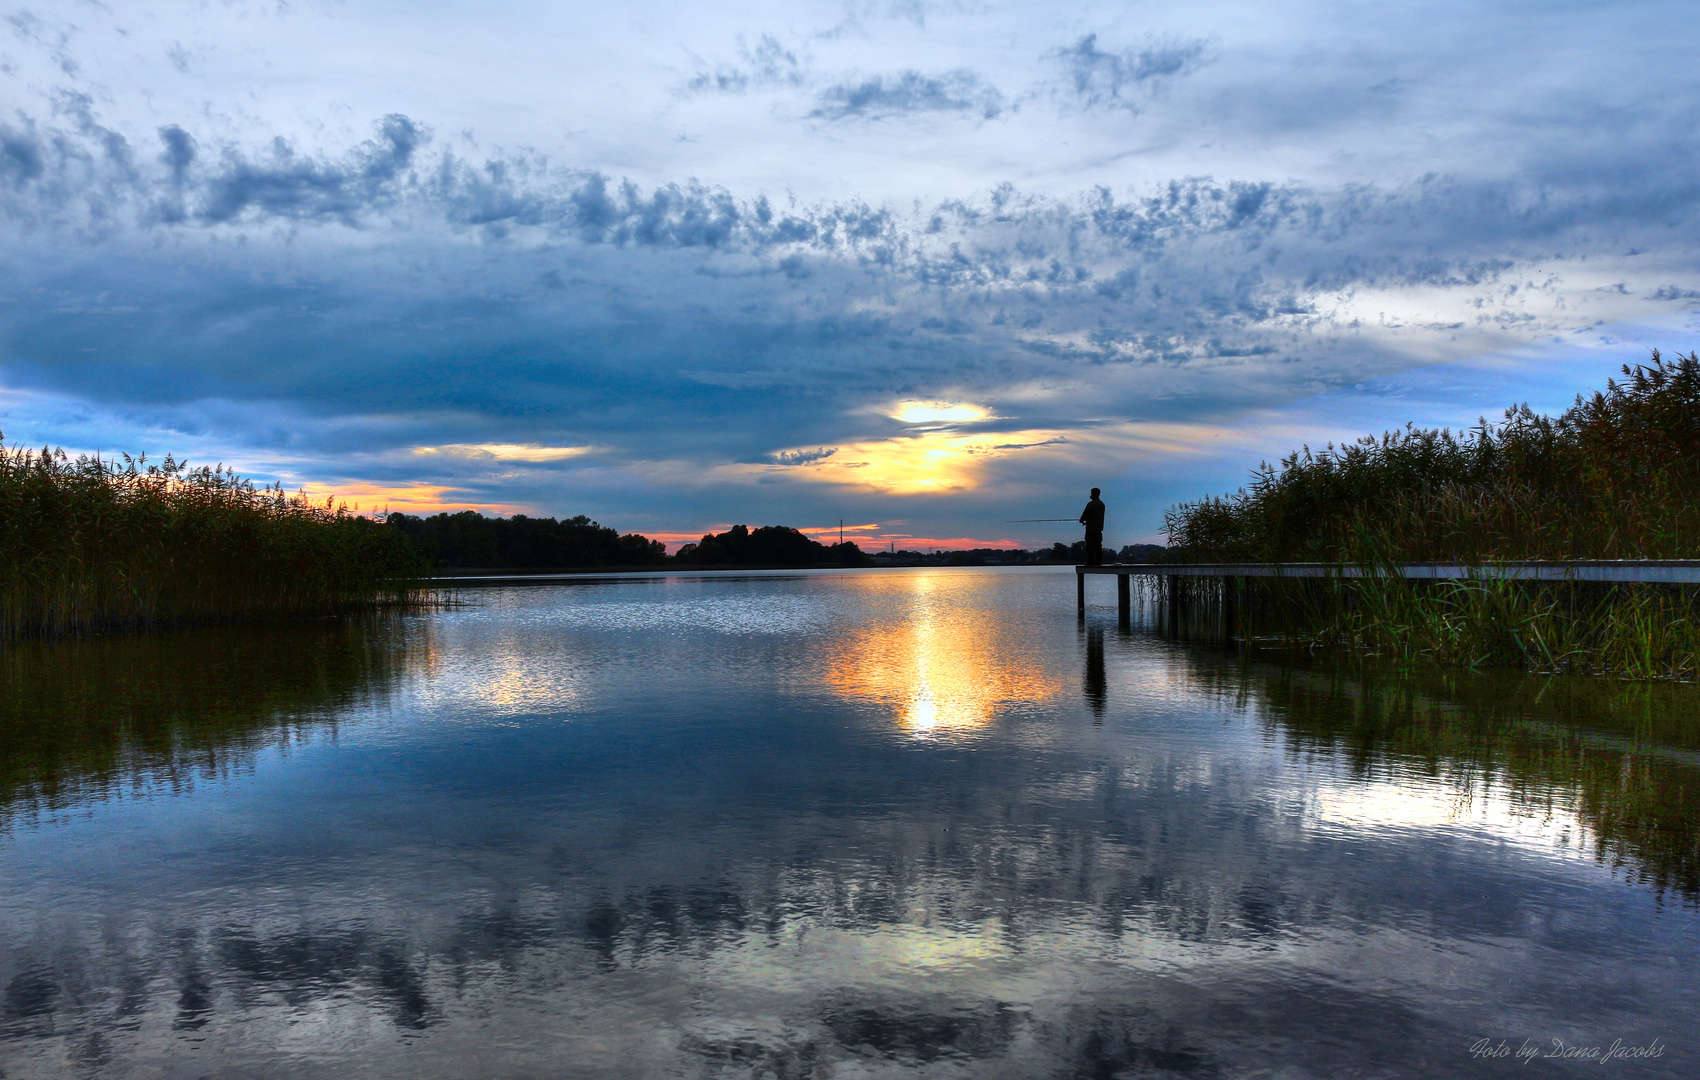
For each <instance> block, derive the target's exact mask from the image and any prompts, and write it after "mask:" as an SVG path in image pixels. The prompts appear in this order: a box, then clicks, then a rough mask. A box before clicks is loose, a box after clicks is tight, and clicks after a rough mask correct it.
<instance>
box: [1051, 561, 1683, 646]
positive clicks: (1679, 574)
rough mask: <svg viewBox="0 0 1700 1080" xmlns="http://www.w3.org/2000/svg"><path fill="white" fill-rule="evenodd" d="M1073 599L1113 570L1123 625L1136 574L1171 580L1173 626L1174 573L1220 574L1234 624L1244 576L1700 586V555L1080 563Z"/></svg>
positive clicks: (1082, 603)
mask: <svg viewBox="0 0 1700 1080" xmlns="http://www.w3.org/2000/svg"><path fill="white" fill-rule="evenodd" d="M1074 573H1075V599H1076V603H1077V605H1078V609H1079V612H1080V614H1081V615H1085V614H1086V579H1087V577H1089V576H1092V575H1103V574H1113V575H1114V576H1115V579H1116V614H1117V616H1118V617H1119V618H1120V620H1121V623H1122V625H1123V626H1126V625H1127V624H1128V622H1129V620H1130V619H1131V617H1132V607H1133V604H1132V583H1131V578H1132V576H1133V575H1134V574H1141V575H1146V576H1151V577H1159V578H1167V579H1169V582H1168V584H1169V586H1170V587H1169V589H1168V592H1169V595H1170V597H1171V599H1170V601H1169V602H1168V604H1167V607H1168V620H1169V625H1170V628H1171V630H1173V629H1175V628H1177V627H1178V625H1179V619H1180V607H1181V605H1180V604H1179V603H1177V602H1176V601H1175V600H1174V599H1173V598H1174V597H1177V596H1178V595H1179V592H1178V591H1177V590H1176V589H1175V588H1174V579H1176V578H1192V577H1205V578H1220V579H1222V599H1223V604H1224V606H1225V608H1226V611H1225V614H1226V616H1227V625H1229V626H1233V625H1234V607H1235V604H1236V599H1237V597H1238V595H1239V582H1240V581H1241V580H1242V579H1244V578H1361V577H1382V576H1389V577H1390V576H1394V575H1397V576H1399V577H1403V578H1410V579H1413V580H1420V581H1595V582H1605V583H1615V584H1649V585H1700V559H1573V560H1567V561H1564V562H1496V563H1483V564H1469V563H1438V562H1437V563H1406V564H1404V565H1401V566H1390V567H1364V566H1353V565H1342V564H1339V563H1110V564H1109V565H1106V566H1077V567H1075V568H1074Z"/></svg>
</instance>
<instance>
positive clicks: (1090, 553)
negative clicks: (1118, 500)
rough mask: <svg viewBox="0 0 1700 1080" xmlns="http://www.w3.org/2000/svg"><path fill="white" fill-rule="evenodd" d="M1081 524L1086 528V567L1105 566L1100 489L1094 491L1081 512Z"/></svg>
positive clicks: (1102, 510)
mask: <svg viewBox="0 0 1700 1080" xmlns="http://www.w3.org/2000/svg"><path fill="white" fill-rule="evenodd" d="M1080 523H1081V524H1082V525H1084V526H1086V565H1087V566H1103V565H1104V504H1103V502H1101V501H1100V500H1099V498H1098V489H1097V488H1093V489H1092V498H1091V499H1089V500H1088V501H1087V503H1086V509H1084V510H1082V511H1081V512H1080Z"/></svg>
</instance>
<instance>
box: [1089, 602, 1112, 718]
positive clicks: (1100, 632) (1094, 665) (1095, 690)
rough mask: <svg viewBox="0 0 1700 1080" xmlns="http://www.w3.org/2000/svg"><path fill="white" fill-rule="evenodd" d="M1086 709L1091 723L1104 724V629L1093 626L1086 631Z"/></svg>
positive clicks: (1106, 686)
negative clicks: (1089, 712) (1089, 713)
mask: <svg viewBox="0 0 1700 1080" xmlns="http://www.w3.org/2000/svg"><path fill="white" fill-rule="evenodd" d="M1084 688H1085V691H1086V707H1087V708H1089V709H1091V710H1092V722H1093V723H1094V724H1102V723H1103V722H1104V707H1105V706H1106V705H1107V704H1108V701H1109V680H1108V679H1106V678H1105V676H1104V628H1103V627H1101V626H1094V627H1091V628H1089V629H1088V630H1087V631H1086V678H1085V683H1084Z"/></svg>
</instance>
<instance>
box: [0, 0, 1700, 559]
mask: <svg viewBox="0 0 1700 1080" xmlns="http://www.w3.org/2000/svg"><path fill="white" fill-rule="evenodd" d="M0 3H4V0H0ZM0 12H3V13H4V14H3V21H0V430H3V431H4V432H5V435H6V439H7V441H8V442H13V443H19V442H23V443H29V444H37V445H38V444H42V443H48V442H51V443H54V444H56V445H58V444H62V445H64V446H66V447H67V448H70V449H74V450H79V449H86V450H95V449H101V450H105V451H111V450H129V451H132V452H135V451H138V450H145V451H148V452H149V453H151V454H152V455H153V456H155V457H158V456H160V455H162V454H163V453H165V452H166V451H172V452H175V453H177V454H178V455H180V456H181V455H185V454H186V455H187V456H189V457H190V458H191V459H192V460H194V461H197V462H212V461H224V462H227V463H230V464H234V465H236V466H237V467H238V468H240V469H242V470H244V471H246V472H248V473H249V474H251V475H254V476H256V477H259V478H262V479H268V480H271V479H277V480H282V481H283V482H285V483H286V484H288V485H289V486H290V487H292V488H294V487H305V488H306V489H307V490H309V491H313V492H321V493H323V492H330V491H336V492H339V493H342V494H344V495H345V496H347V497H348V498H349V499H350V500H351V501H358V502H359V503H360V504H361V506H362V507H363V508H372V507H376V506H382V505H388V506H390V507H392V508H396V509H408V510H418V509H422V508H430V507H439V506H440V507H467V506H471V507H480V508H485V509H492V510H498V511H502V512H514V511H526V512H542V513H556V514H572V513H580V512H582V513H588V514H590V515H592V516H594V517H597V518H599V519H601V520H602V521H604V522H605V523H608V524H612V525H615V526H616V527H619V528H621V529H623V530H634V529H635V530H641V531H645V532H649V533H650V534H652V535H662V536H670V537H682V536H685V535H691V534H696V533H700V532H701V531H703V530H704V529H707V528H710V527H723V526H725V525H727V524H730V523H733V522H737V521H745V522H749V523H752V524H761V523H785V524H792V525H799V526H811V527H821V526H828V525H834V526H835V525H836V523H837V521H838V520H839V519H840V518H842V519H844V520H845V521H847V522H848V523H849V524H850V525H852V526H861V527H864V528H862V529H861V531H860V534H859V535H861V536H863V537H865V538H867V539H869V540H870V541H872V542H874V543H879V544H881V545H883V544H884V543H886V542H889V541H890V540H893V539H895V540H896V541H897V542H898V543H899V545H900V546H902V545H905V544H908V545H916V544H927V545H931V544H934V543H938V542H944V541H950V540H955V541H959V542H961V541H967V540H977V541H982V542H995V541H1017V542H1022V543H1040V542H1048V541H1050V540H1052V539H1059V538H1065V537H1070V538H1071V534H1070V533H1069V531H1068V530H1067V529H1063V528H1059V527H1052V526H1043V525H1038V526H1034V525H1017V524H1009V523H1008V522H1009V520H1010V519H1014V518H1030V517H1052V516H1060V515H1065V514H1067V515H1072V514H1074V513H1077V512H1078V509H1079V503H1080V502H1081V501H1082V497H1083V495H1084V488H1085V487H1087V486H1090V485H1092V484H1099V485H1100V486H1102V487H1104V488H1105V489H1106V497H1107V498H1108V500H1109V501H1110V503H1111V506H1112V518H1111V528H1110V536H1109V539H1111V540H1112V541H1115V542H1128V541H1133V540H1140V539H1146V538H1149V537H1151V536H1153V535H1155V534H1156V533H1157V532H1158V531H1159V529H1160V526H1161V521H1162V511H1163V509H1164V507H1165V506H1166V505H1167V504H1168V503H1170V502H1172V501H1174V500H1175V499H1178V498H1183V497H1188V496H1191V495H1194V494H1201V493H1204V492H1208V491H1215V490H1222V489H1224V488H1229V487H1232V486H1235V485H1237V484H1238V483H1239V482H1240V480H1241V479H1242V478H1243V477H1244V475H1245V473H1246V471H1247V469H1248V468H1249V467H1250V466H1252V465H1255V464H1256V462H1257V460H1258V458H1260V457H1264V456H1273V455H1275V454H1278V453H1281V452H1283V451H1285V450H1286V449H1288V448H1289V447H1290V446H1293V445H1297V444H1298V443H1299V442H1305V441H1309V442H1312V443H1320V442H1322V441H1326V440H1328V439H1335V438H1339V437H1341V436H1343V435H1349V434H1353V433H1355V432H1357V431H1358V430H1360V429H1368V428H1371V427H1374V428H1379V427H1381V426H1384V425H1385V424H1388V423H1394V422H1401V421H1403V420H1405V419H1407V418H1411V419H1418V420H1426V421H1429V422H1441V423H1454V424H1457V423H1469V422H1471V421H1473V420H1474V419H1475V418H1476V417H1477V416H1478V415H1480V414H1482V413H1484V412H1487V413H1497V411H1498V410H1499V409H1500V408H1502V407H1503V406H1504V405H1506V404H1509V403H1510V402H1511V401H1514V400H1529V401H1531V402H1532V403H1534V404H1537V405H1538V406H1541V407H1549V408H1550V407H1558V406H1562V405H1563V404H1564V403H1565V402H1566V401H1567V400H1568V399H1569V398H1570V396H1571V395H1572V394H1574V393H1575V391H1576V390H1579V389H1582V388H1584V387H1587V386H1591V385H1598V384H1600V383H1602V382H1603V379H1604V377H1605V375H1606V374H1608V373H1610V372H1611V371H1612V370H1614V369H1615V367H1616V366H1617V365H1618V364H1620V363H1622V362H1624V361H1626V360H1627V361H1636V360H1641V359H1644V358H1645V356H1646V351H1647V350H1648V349H1650V348H1652V347H1654V346H1658V347H1661V348H1664V349H1666V350H1676V349H1682V350H1685V351H1686V350H1687V349H1689V348H1692V347H1694V346H1696V345H1697V344H1700V333H1697V331H1700V318H1697V317H1696V315H1695V312H1696V311H1697V310H1700V231H1697V226H1700V168H1697V165H1700V161H1697V158H1700V143H1697V140H1696V132H1697V131H1700V65H1696V64H1695V63H1694V62H1693V57H1692V55H1691V46H1692V44H1693V42H1694V41H1696V40H1700V5H1695V4H1693V3H1691V2H1690V3H1683V2H1636V0H1618V2H1615V3H1611V4H1604V3H1598V2H1592V3H1564V2H1561V0H1541V2H1538V3H1536V2H1520V0H1506V2H1499V3H1491V4H1483V3H1479V2H1446V0H1434V2H1427V3H1423V2H1418V3H1409V4H1370V3H1342V2H1327V0H1292V2H1288V3H1276V4H1272V3H1269V2H1267V0H1258V2H1255V3H1252V2H1247V3H1236V2H1208V0H1205V2H1197V3H1190V4H1150V3H1127V2H1122V3H1115V4H1093V3H1074V4H1067V5H1057V4H1039V3H1027V4H1003V3H975V2H964V3H932V2H927V0H908V2H902V0H899V2H895V3H886V2H880V3H817V4H811V3H807V2H803V0H791V2H788V3H782V4H781V3H767V4H764V3H755V2H750V3H716V4H702V3H688V4H687V3H677V4H664V3H654V4H642V3H632V4H607V3H602V4H590V3H571V2H556V3H524V2H520V0H509V2H502V0H491V2H484V3H477V4H472V3H442V2H434V0H409V2H407V3H401V2H382V3H380V2H363V0H345V2H317V0H298V2H293V3H276V2H271V3H259V2H247V0H224V2H195V3H182V4H173V3H164V2H157V3H156V2H147V0H140V2H134V3H130V2H126V3H118V2H112V3H103V2H99V0H82V2H80V0H53V2H47V3H41V2H30V3H26V4H23V5H16V4H14V5H12V6H10V7H0Z"/></svg>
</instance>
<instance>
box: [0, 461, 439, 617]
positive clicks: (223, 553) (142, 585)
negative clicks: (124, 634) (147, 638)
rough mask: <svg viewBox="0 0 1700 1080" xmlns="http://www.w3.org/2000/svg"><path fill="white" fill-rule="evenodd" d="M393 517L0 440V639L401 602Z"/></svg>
mask: <svg viewBox="0 0 1700 1080" xmlns="http://www.w3.org/2000/svg"><path fill="white" fill-rule="evenodd" d="M424 569H425V564H424V562H423V560H422V559H421V558H420V557H419V556H418V554H417V552H416V549H415V546H414V545H413V544H412V543H411V542H410V541H408V539H407V538H406V537H405V536H403V535H402V534H401V533H400V532H399V531H398V530H392V529H388V528H386V527H385V526H384V525H383V524H382V523H381V522H380V521H375V520H371V519H368V518H363V517H360V516H357V515H355V514H352V513H350V512H348V510H347V509H346V508H345V507H342V506H340V505H337V504H336V503H335V502H334V500H327V501H326V502H325V503H323V504H320V503H316V502H313V501H311V500H309V499H307V498H306V497H305V496H304V495H299V494H297V495H291V494H289V493H287V492H285V491H283V490H282V488H281V487H256V486H255V485H254V484H253V483H252V482H250V481H248V480H245V479H243V478H241V477H239V476H237V475H236V474H235V473H233V472H231V471H229V470H227V469H223V468H215V467H201V468H194V469H191V468H189V467H188V466H187V465H186V464H185V463H183V462H179V461H176V460H175V459H173V458H171V457H167V458H166V459H165V461H164V462H162V463H160V464H157V465H154V464H149V463H148V462H147V461H146V459H145V458H140V459H132V458H130V457H129V456H128V455H124V456H123V462H122V464H119V463H118V462H116V461H103V460H98V459H96V458H93V457H89V456H86V455H84V456H79V457H77V458H74V459H73V458H70V457H68V456H67V455H66V454H65V452H64V451H63V450H50V449H47V448H43V449H41V450H38V451H32V450H24V449H18V448H6V447H3V446H0V641H7V640H16V639H20V638H56V637H68V636H76V635H81V634H90V633H102V632H108V631H114V630H125V629H135V628H141V627H156V626H171V625H185V624H198V623H220V622H245V621H254V620H262V619H280V618H298V617H303V616H315V615H330V614H338V613H342V612H347V611H353V610H361V609H369V608H373V607H378V606H383V605H386V604H394V603H400V602H407V601H409V600H411V599H413V598H415V597H416V596H417V588H418V586H417V582H418V580H419V578H420V577H421V576H422V574H423V572H424Z"/></svg>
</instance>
